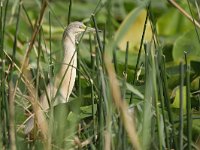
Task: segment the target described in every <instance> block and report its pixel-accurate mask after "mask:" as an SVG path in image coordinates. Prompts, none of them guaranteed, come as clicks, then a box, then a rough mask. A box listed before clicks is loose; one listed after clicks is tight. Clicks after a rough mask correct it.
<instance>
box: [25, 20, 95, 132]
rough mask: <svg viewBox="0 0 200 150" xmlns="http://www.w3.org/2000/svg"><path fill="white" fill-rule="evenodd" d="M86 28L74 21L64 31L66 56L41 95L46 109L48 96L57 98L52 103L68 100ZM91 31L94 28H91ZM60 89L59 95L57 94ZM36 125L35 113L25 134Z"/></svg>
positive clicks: (41, 103)
mask: <svg viewBox="0 0 200 150" xmlns="http://www.w3.org/2000/svg"><path fill="white" fill-rule="evenodd" d="M85 30H86V26H85V25H84V24H83V23H81V22H72V23H70V24H69V25H68V27H67V28H66V29H65V31H64V33H63V39H62V42H63V50H64V58H63V61H62V63H61V68H60V71H59V73H58V74H57V75H56V77H55V81H54V82H53V83H52V82H50V84H48V86H47V89H46V91H47V93H43V94H42V96H41V97H40V100H39V101H40V105H41V107H42V109H43V110H44V111H45V110H47V109H48V108H49V103H48V98H49V100H50V102H51V100H52V99H54V98H55V101H54V103H53V104H52V105H54V106H55V105H57V104H59V103H65V102H67V101H68V99H69V96H70V94H71V92H72V90H73V87H74V83H75V78H76V67H77V52H76V40H77V38H78V35H80V34H81V33H83V32H84V31H85ZM90 30H91V31H94V29H92V28H90ZM57 91H58V95H56V93H57ZM37 124H38V126H40V124H42V121H40V120H37ZM33 127H34V115H33V116H32V117H31V118H30V119H29V120H28V121H27V123H26V127H25V131H24V132H25V134H27V133H29V132H30V131H31V130H32V129H33Z"/></svg>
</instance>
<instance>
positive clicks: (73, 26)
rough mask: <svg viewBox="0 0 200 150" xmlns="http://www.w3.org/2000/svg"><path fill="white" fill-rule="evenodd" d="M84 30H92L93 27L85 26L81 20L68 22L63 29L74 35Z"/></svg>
mask: <svg viewBox="0 0 200 150" xmlns="http://www.w3.org/2000/svg"><path fill="white" fill-rule="evenodd" d="M84 31H86V32H94V31H95V29H93V28H90V27H86V26H85V25H84V24H83V23H82V22H78V21H76V22H72V23H70V24H69V25H68V26H67V28H66V29H65V32H67V33H68V34H71V35H74V36H75V37H77V36H79V35H80V34H81V33H83V32H84Z"/></svg>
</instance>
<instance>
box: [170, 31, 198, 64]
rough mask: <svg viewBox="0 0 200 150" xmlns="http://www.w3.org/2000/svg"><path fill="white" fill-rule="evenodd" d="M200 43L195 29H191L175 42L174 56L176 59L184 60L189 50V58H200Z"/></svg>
mask: <svg viewBox="0 0 200 150" xmlns="http://www.w3.org/2000/svg"><path fill="white" fill-rule="evenodd" d="M199 49H200V43H199V41H198V37H197V33H196V32H195V30H194V29H193V30H190V31H189V32H187V33H185V34H184V35H183V36H181V37H179V38H178V39H177V40H176V41H175V44H174V48H173V58H174V60H176V61H180V60H184V52H187V56H188V59H189V60H199V59H200V51H199Z"/></svg>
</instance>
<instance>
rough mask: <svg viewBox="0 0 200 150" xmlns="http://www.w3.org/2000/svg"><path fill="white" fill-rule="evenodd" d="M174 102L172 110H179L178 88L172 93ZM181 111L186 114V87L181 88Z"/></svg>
mask: <svg viewBox="0 0 200 150" xmlns="http://www.w3.org/2000/svg"><path fill="white" fill-rule="evenodd" d="M172 97H174V101H173V103H172V104H171V106H172V107H174V108H180V87H179V86H178V87H176V88H175V89H174V90H173V92H172ZM183 111H184V112H186V86H184V87H183Z"/></svg>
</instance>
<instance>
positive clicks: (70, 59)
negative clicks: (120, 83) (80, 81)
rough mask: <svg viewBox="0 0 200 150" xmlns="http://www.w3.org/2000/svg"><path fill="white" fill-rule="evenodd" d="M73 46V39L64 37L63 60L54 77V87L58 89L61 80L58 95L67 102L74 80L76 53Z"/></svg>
mask: <svg viewBox="0 0 200 150" xmlns="http://www.w3.org/2000/svg"><path fill="white" fill-rule="evenodd" d="M75 46H76V45H75V37H73V36H72V38H70V37H66V38H65V39H64V40H63V49H64V58H63V61H62V66H61V68H60V71H59V74H58V75H57V76H56V82H55V84H56V85H55V86H56V87H58V85H59V84H60V82H61V79H63V81H62V85H61V87H60V93H61V95H62V97H63V98H64V99H66V100H68V98H69V95H70V94H71V92H72V89H73V86H74V82H75V78H76V67H77V52H76V47H75Z"/></svg>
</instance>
